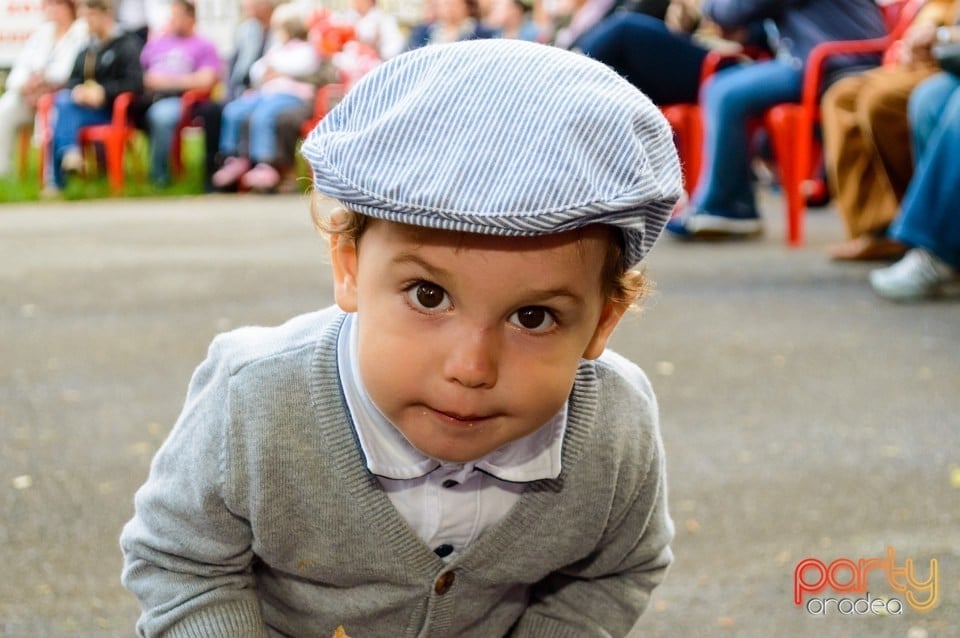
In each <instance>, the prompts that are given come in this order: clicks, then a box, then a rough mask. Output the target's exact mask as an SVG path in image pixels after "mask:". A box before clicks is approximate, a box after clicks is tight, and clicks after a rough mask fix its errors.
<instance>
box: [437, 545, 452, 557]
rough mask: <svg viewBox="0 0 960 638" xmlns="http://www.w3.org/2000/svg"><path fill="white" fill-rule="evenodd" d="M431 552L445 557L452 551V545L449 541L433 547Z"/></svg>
mask: <svg viewBox="0 0 960 638" xmlns="http://www.w3.org/2000/svg"><path fill="white" fill-rule="evenodd" d="M433 553H434V554H436V555H437V556H439V557H440V558H446V557H447V556H449V555H450V554H452V553H453V545H450V544H449V543H444V544H443V545H440V546H439V547H437V548H436V549H434V550H433Z"/></svg>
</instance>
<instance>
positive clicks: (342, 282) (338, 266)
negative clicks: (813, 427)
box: [330, 233, 357, 312]
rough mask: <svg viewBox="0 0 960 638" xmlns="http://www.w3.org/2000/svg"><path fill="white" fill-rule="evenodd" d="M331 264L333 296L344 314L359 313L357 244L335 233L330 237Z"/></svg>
mask: <svg viewBox="0 0 960 638" xmlns="http://www.w3.org/2000/svg"><path fill="white" fill-rule="evenodd" d="M330 263H331V265H332V266H333V296H334V299H336V300H337V305H338V306H340V309H341V310H343V311H344V312H356V311H357V242H356V241H354V240H353V239H349V238H347V237H344V236H343V235H341V234H337V233H334V234H333V235H330Z"/></svg>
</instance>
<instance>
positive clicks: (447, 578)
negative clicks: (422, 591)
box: [433, 572, 457, 596]
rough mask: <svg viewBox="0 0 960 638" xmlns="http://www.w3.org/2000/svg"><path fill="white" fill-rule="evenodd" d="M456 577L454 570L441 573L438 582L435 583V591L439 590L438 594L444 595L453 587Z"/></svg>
mask: <svg viewBox="0 0 960 638" xmlns="http://www.w3.org/2000/svg"><path fill="white" fill-rule="evenodd" d="M456 579H457V577H456V575H455V574H454V573H453V572H443V573H442V574H440V578H438V579H437V582H435V583H434V584H433V591H435V592H437V594H438V595H440V596H443V595H444V594H445V593H447V592H448V591H450V588H451V587H453V581H455V580H456Z"/></svg>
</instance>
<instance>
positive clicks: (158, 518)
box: [120, 308, 673, 638]
mask: <svg viewBox="0 0 960 638" xmlns="http://www.w3.org/2000/svg"><path fill="white" fill-rule="evenodd" d="M342 318H343V314H342V313H340V312H339V311H338V310H336V309H334V308H330V309H327V310H324V311H321V312H318V313H313V314H308V315H303V316H300V317H297V318H295V319H293V320H291V321H289V322H288V323H286V324H284V325H283V326H280V327H277V328H243V329H240V330H236V331H234V332H231V333H229V334H226V335H221V336H220V337H217V338H216V339H215V340H214V342H213V344H212V345H211V347H210V352H209V354H208V357H207V359H206V360H205V361H204V362H203V364H201V365H200V367H199V368H198V369H197V371H196V372H195V373H194V376H193V379H192V380H191V383H190V389H189V392H188V396H187V400H186V404H185V406H184V409H183V412H182V414H181V416H180V418H179V420H178V421H177V424H176V426H175V427H174V429H173V431H172V432H171V434H170V437H169V438H168V439H167V441H166V442H165V443H164V445H163V446H162V448H161V449H160V451H159V452H158V453H157V455H156V458H155V459H154V461H153V464H152V466H151V468H150V476H149V478H148V480H147V482H146V484H144V486H143V487H142V488H141V489H140V490H139V491H138V492H137V495H136V513H135V515H134V517H133V519H132V520H131V521H130V522H129V523H127V525H126V527H124V530H123V533H122V535H121V539H120V540H121V546H122V548H123V553H124V569H123V576H122V580H123V584H124V585H125V586H126V587H127V588H129V589H130V590H131V591H133V592H134V593H135V594H136V595H137V597H138V598H139V599H140V603H141V605H142V608H143V614H142V616H141V618H140V620H139V622H138V624H137V629H138V631H139V634H140V635H141V636H161V635H162V636H191V637H197V638H201V637H202V638H211V637H215V636H223V637H224V638H227V637H229V638H244V637H248V636H249V637H253V636H257V637H260V636H318V637H322V638H327V637H328V636H330V635H331V634H332V633H333V630H334V629H335V628H336V626H337V625H338V624H342V625H344V627H345V628H346V630H347V632H348V633H350V634H351V635H353V636H355V637H357V638H376V637H378V636H383V637H389V638H396V637H400V636H404V637H406V636H409V637H413V636H420V637H428V636H459V637H463V638H468V637H471V636H475V637H478V638H480V637H482V638H490V637H492V636H506V635H510V636H543V637H545V638H562V637H563V636H571V637H573V636H576V637H577V638H585V637H587V636H624V635H626V634H627V633H628V631H629V630H630V628H631V627H632V625H633V624H634V622H635V621H636V620H637V618H638V617H639V615H640V614H641V613H642V611H643V610H644V608H645V607H646V605H647V602H648V600H649V597H650V592H651V590H652V589H653V588H654V587H655V586H656V585H657V584H659V583H660V581H661V580H662V578H663V576H664V572H665V570H666V568H667V566H668V565H669V563H670V561H671V557H672V555H671V552H670V548H669V542H670V540H671V539H672V536H673V525H672V523H671V521H670V518H669V515H668V513H667V507H666V499H665V492H666V483H665V476H664V460H663V450H662V444H661V441H660V435H659V431H658V428H657V412H656V403H655V400H654V396H653V393H652V391H651V389H650V386H649V383H648V382H647V380H646V377H645V376H644V375H643V373H642V372H641V371H640V370H639V369H638V368H636V366H634V365H633V364H631V363H629V362H627V361H626V360H625V359H623V358H622V357H619V356H618V355H615V354H613V353H606V354H604V356H603V357H601V359H600V360H598V361H596V362H588V361H585V362H583V363H582V364H581V366H580V368H579V371H578V373H577V378H576V382H575V385H574V389H573V392H572V394H571V397H570V410H569V423H568V427H567V433H566V437H565V440H564V444H563V456H562V464H563V470H562V473H561V475H560V476H559V477H558V478H557V479H554V480H544V481H536V482H533V483H530V484H528V486H527V489H526V491H525V492H524V493H523V495H522V496H521V498H520V500H519V501H518V503H517V504H516V506H515V507H514V508H513V509H511V510H510V512H509V513H508V514H507V516H506V518H505V519H504V520H502V521H501V522H500V523H498V524H497V525H495V526H494V527H492V528H490V529H488V530H487V531H486V532H485V533H484V534H483V535H481V536H480V538H479V539H477V541H476V542H475V543H473V544H472V545H471V546H469V547H468V548H467V549H466V550H465V551H464V553H463V554H462V555H461V556H460V557H459V558H458V559H456V560H454V561H451V562H449V563H444V562H443V561H442V560H441V559H440V558H439V557H437V555H436V554H434V553H433V551H432V550H431V549H430V548H429V547H427V546H426V545H425V544H424V543H423V542H422V541H421V540H420V539H419V538H418V537H417V536H416V534H415V533H414V532H413V531H412V530H411V529H410V527H409V526H408V525H407V523H406V522H405V521H404V520H403V518H402V517H401V515H400V514H399V513H398V512H397V511H396V510H395V509H394V508H393V506H392V504H391V503H390V500H389V498H388V497H387V495H386V494H385V493H384V492H383V491H382V489H381V488H380V486H379V484H378V482H377V480H376V478H375V477H374V476H373V475H371V474H370V473H369V472H368V471H367V470H366V467H365V464H364V460H363V457H362V455H361V451H360V448H359V446H358V444H357V441H356V438H355V434H354V431H353V427H352V425H351V422H350V417H349V415H348V414H347V412H346V411H345V406H344V400H343V398H342V395H341V391H340V386H339V380H338V374H337V361H336V351H337V348H336V343H337V334H338V330H339V327H340V325H341V323H342Z"/></svg>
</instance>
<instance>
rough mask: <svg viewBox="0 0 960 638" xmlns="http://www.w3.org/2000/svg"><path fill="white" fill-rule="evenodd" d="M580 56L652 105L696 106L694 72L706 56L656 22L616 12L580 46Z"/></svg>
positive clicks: (696, 76)
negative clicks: (608, 69)
mask: <svg viewBox="0 0 960 638" xmlns="http://www.w3.org/2000/svg"><path fill="white" fill-rule="evenodd" d="M580 50H581V51H583V53H585V54H586V55H588V56H589V57H591V58H594V59H595V60H599V61H600V62H603V63H604V64H606V65H608V66H610V67H613V69H614V70H615V71H616V72H617V73H619V74H620V75H622V76H624V77H625V78H627V79H628V80H630V83H631V84H633V85H634V86H635V87H637V88H638V89H640V90H641V91H643V92H644V93H645V94H646V95H647V97H649V98H650V99H651V100H653V103H654V104H657V105H659V106H663V105H666V104H690V103H694V102H696V101H697V91H698V90H699V84H700V66H701V65H702V64H703V59H704V58H705V57H707V50H706V49H705V48H703V47H701V46H700V45H698V44H696V43H694V42H693V40H692V39H691V38H690V36H688V35H685V34H677V33H674V32H672V31H670V29H668V28H667V25H665V24H664V23H663V21H662V20H657V19H656V18H652V17H650V16H648V15H643V14H640V13H630V12H621V13H614V14H613V15H612V16H611V17H609V18H607V19H606V20H604V21H603V22H601V23H600V24H599V25H598V26H597V27H595V28H594V29H592V30H591V31H589V32H588V34H587V35H585V36H584V37H583V39H582V40H581V41H580Z"/></svg>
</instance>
